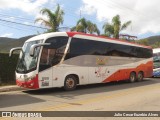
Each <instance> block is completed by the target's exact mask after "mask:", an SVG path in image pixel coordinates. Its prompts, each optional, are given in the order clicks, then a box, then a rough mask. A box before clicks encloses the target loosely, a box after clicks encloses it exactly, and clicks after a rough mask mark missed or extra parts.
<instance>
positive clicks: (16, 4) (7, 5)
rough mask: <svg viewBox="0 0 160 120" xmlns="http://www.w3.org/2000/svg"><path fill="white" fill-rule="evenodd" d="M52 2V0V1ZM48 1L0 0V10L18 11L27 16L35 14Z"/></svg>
mask: <svg viewBox="0 0 160 120" xmlns="http://www.w3.org/2000/svg"><path fill="white" fill-rule="evenodd" d="M52 1H53V0H52ZM47 2H49V0H35V1H34V2H32V1H31V0H12V1H11V0H0V9H3V10H6V9H19V10H22V11H23V12H26V13H28V14H37V12H38V11H39V9H40V8H41V7H43V5H45V4H46V3H47Z"/></svg>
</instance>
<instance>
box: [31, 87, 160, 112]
mask: <svg viewBox="0 0 160 120" xmlns="http://www.w3.org/2000/svg"><path fill="white" fill-rule="evenodd" d="M154 89H160V84H159V85H156V86H155V85H149V86H145V87H138V88H137V87H136V88H130V89H126V90H125V91H122V92H118V93H115V94H112V95H109V96H98V97H94V98H90V99H85V100H80V101H75V102H72V103H64V104H59V105H56V106H51V107H46V108H44V107H43V108H42V109H38V110H37V109H36V110H34V111H51V110H52V111H53V110H60V109H62V108H68V107H73V106H75V104H82V105H84V104H90V103H95V102H100V101H103V100H106V99H113V98H116V97H121V96H126V95H129V94H134V93H136V94H137V93H143V92H146V91H149V90H154Z"/></svg>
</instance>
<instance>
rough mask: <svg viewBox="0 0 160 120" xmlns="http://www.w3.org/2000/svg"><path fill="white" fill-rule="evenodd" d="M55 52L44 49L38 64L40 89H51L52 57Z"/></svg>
mask: <svg viewBox="0 0 160 120" xmlns="http://www.w3.org/2000/svg"><path fill="white" fill-rule="evenodd" d="M54 52H55V50H54V49H49V48H47V47H44V48H43V50H42V54H41V58H40V64H39V86H40V87H41V88H48V87H52V63H51V60H52V57H53V55H54Z"/></svg>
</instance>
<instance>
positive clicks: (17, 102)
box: [0, 78, 160, 111]
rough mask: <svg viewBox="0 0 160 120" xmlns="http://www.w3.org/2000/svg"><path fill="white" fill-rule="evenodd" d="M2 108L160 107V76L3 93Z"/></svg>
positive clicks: (59, 109) (0, 109)
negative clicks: (134, 80) (73, 86)
mask: <svg viewBox="0 0 160 120" xmlns="http://www.w3.org/2000/svg"><path fill="white" fill-rule="evenodd" d="M0 111H160V78H148V79H145V80H144V81H142V82H136V83H127V82H114V83H107V84H94V85H82V86H78V87H77V89H76V90H75V91H64V90H63V89H62V88H52V89H43V90H25V91H13V92H4V93H0Z"/></svg>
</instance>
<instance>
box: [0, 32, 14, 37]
mask: <svg viewBox="0 0 160 120" xmlns="http://www.w3.org/2000/svg"><path fill="white" fill-rule="evenodd" d="M12 36H13V33H5V34H2V35H0V37H12Z"/></svg>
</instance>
